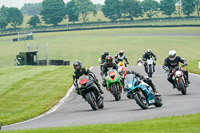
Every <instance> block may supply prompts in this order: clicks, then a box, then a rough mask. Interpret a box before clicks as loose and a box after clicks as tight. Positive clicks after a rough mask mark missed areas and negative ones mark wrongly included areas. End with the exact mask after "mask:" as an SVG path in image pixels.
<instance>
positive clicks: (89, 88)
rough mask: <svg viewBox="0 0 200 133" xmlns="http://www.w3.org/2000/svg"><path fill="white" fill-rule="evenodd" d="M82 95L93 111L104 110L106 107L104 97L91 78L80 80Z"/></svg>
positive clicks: (86, 77)
mask: <svg viewBox="0 0 200 133" xmlns="http://www.w3.org/2000/svg"><path fill="white" fill-rule="evenodd" d="M78 83H79V88H78V89H79V92H80V95H81V96H82V97H83V98H84V99H85V100H86V101H87V102H88V103H89V104H90V106H91V108H92V109H93V110H97V109H102V108H103V107H104V101H103V97H102V96H101V95H100V93H99V90H98V87H97V85H96V84H95V83H94V81H92V80H91V79H90V78H89V76H82V77H80V78H79V81H78Z"/></svg>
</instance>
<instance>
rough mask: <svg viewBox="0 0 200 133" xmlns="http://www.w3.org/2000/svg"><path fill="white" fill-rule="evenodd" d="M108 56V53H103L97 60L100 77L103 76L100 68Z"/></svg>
mask: <svg viewBox="0 0 200 133" xmlns="http://www.w3.org/2000/svg"><path fill="white" fill-rule="evenodd" d="M108 55H109V52H108V51H105V52H104V54H102V55H101V57H100V58H99V64H100V70H101V72H100V75H101V76H103V72H102V67H103V64H104V63H105V61H106V56H108Z"/></svg>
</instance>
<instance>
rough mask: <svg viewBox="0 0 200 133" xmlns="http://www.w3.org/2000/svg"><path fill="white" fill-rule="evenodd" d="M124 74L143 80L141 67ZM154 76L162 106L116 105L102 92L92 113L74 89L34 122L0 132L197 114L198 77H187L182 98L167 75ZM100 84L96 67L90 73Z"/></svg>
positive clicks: (199, 109)
mask: <svg viewBox="0 0 200 133" xmlns="http://www.w3.org/2000/svg"><path fill="white" fill-rule="evenodd" d="M128 70H134V71H136V72H139V73H141V74H143V75H144V76H146V74H145V72H144V67H139V66H128ZM155 70H156V71H155V73H154V74H153V77H152V78H151V79H152V80H153V83H154V84H155V85H156V88H157V91H158V92H159V93H160V94H161V95H162V98H163V106H162V107H155V106H149V108H148V109H146V110H143V109H141V108H140V107H139V106H138V105H137V104H136V102H135V100H130V99H128V98H127V97H126V93H124V92H123V93H122V98H121V100H120V101H115V100H114V97H113V96H112V95H111V93H110V92H108V91H107V90H106V88H102V89H103V91H104V94H103V97H104V108H103V109H100V110H97V111H93V110H92V109H91V107H90V105H89V104H88V103H87V102H85V100H84V99H82V97H81V96H80V95H77V94H75V93H74V89H73V90H72V91H71V93H68V96H67V97H66V98H65V99H64V100H62V102H61V103H62V104H59V106H58V105H56V107H54V109H53V110H52V111H51V112H49V113H45V114H43V115H41V116H39V117H37V118H34V119H31V120H28V121H24V122H21V123H17V124H12V125H7V126H4V127H2V130H16V129H35V128H44V127H62V126H72V125H73V126H75V125H87V124H101V123H121V122H129V121H136V120H144V119H152V118H157V117H167V116H179V115H185V114H194V113H199V112H200V104H199V101H200V87H199V86H200V82H199V81H200V76H199V75H196V74H189V79H190V82H191V84H190V86H189V87H188V88H187V95H182V94H181V92H179V91H178V90H177V89H173V87H172V85H171V84H170V83H169V82H168V81H167V74H166V73H165V72H164V70H163V69H162V66H156V68H155ZM91 71H92V72H94V73H95V74H96V75H97V78H98V79H99V81H100V82H101V83H102V78H101V76H100V69H99V66H95V67H93V68H92V69H91Z"/></svg>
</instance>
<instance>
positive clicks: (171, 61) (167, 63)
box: [163, 50, 190, 88]
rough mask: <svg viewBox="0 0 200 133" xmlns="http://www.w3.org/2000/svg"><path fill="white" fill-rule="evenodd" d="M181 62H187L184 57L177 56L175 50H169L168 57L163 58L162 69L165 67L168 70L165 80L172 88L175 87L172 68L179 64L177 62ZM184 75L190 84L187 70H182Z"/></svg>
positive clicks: (185, 63)
mask: <svg viewBox="0 0 200 133" xmlns="http://www.w3.org/2000/svg"><path fill="white" fill-rule="evenodd" d="M180 62H181V63H183V64H184V65H187V62H186V60H185V59H184V58H181V57H179V56H176V51H175V50H170V51H169V57H167V58H166V59H165V60H164V65H163V69H165V70H166V71H167V72H168V78H167V80H168V81H169V82H170V83H171V84H172V85H173V88H176V86H175V83H174V80H173V79H172V76H173V75H172V74H171V72H172V70H173V69H174V68H176V67H178V66H179V63H180ZM184 75H185V76H186V77H185V79H186V83H188V84H190V81H189V79H188V71H187V70H184Z"/></svg>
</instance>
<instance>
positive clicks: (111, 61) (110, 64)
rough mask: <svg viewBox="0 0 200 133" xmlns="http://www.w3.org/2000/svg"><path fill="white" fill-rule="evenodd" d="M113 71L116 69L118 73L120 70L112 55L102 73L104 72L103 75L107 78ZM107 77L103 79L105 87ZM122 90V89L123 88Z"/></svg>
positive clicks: (107, 58) (108, 57)
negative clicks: (109, 72)
mask: <svg viewBox="0 0 200 133" xmlns="http://www.w3.org/2000/svg"><path fill="white" fill-rule="evenodd" d="M111 69H115V70H116V71H117V69H118V66H117V64H115V63H114V62H113V57H112V56H111V55H108V56H107V57H106V62H105V63H104V64H103V67H102V72H103V75H104V76H105V77H106V76H107V72H108V71H109V70H111ZM105 77H104V78H103V83H102V85H103V87H106V80H105ZM121 88H122V87H121ZM106 89H107V90H108V91H109V90H110V88H106Z"/></svg>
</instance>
